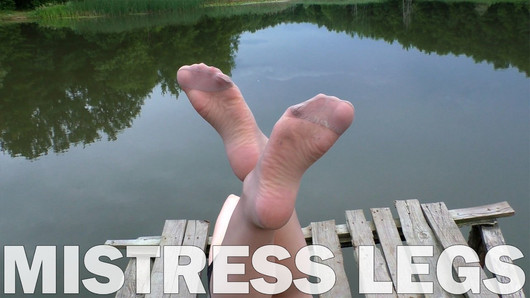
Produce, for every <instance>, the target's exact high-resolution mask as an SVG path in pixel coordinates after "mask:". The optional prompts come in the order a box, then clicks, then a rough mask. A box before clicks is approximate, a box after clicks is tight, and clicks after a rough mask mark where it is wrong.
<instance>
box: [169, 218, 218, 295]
mask: <svg viewBox="0 0 530 298" xmlns="http://www.w3.org/2000/svg"><path fill="white" fill-rule="evenodd" d="M208 225H209V223H208V222H207V221H204V220H188V223H187V226H186V234H185V235H184V240H183V241H182V245H185V246H196V247H198V248H200V249H201V250H203V251H204V249H205V248H206V244H207V241H208ZM205 265H206V260H205ZM171 297H172V298H176V297H179V298H192V297H197V294H191V293H190V290H189V289H188V287H187V286H186V283H185V282H184V279H183V278H180V280H179V292H178V294H171Z"/></svg>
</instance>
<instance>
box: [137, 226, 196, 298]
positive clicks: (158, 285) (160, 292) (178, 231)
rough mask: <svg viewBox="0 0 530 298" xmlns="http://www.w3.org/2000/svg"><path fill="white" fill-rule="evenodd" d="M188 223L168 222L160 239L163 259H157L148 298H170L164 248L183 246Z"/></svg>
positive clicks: (152, 272)
mask: <svg viewBox="0 0 530 298" xmlns="http://www.w3.org/2000/svg"><path fill="white" fill-rule="evenodd" d="M186 223H187V220H166V223H165V224H164V229H163V230H162V237H161V239H160V246H161V251H160V255H161V257H160V258H157V259H156V260H155V263H154V265H153V269H152V271H151V293H150V294H146V295H145V297H146V298H160V297H169V294H164V246H166V245H182V241H183V240H184V233H185V231H186Z"/></svg>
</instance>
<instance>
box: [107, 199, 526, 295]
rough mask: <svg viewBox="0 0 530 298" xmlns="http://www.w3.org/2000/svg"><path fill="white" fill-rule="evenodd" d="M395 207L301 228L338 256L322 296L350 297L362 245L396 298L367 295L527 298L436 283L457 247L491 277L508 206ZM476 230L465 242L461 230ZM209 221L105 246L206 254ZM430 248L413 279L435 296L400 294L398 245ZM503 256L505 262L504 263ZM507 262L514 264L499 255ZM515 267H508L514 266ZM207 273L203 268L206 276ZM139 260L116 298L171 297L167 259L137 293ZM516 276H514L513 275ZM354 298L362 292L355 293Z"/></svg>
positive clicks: (183, 291) (173, 225) (173, 224)
mask: <svg viewBox="0 0 530 298" xmlns="http://www.w3.org/2000/svg"><path fill="white" fill-rule="evenodd" d="M395 208H396V210H397V214H398V215H399V218H398V219H395V218H394V217H393V216H392V213H391V210H390V208H371V209H370V214H371V218H372V220H371V221H369V220H367V219H366V217H365V214H364V211H363V210H348V211H346V223H345V224H339V225H336V223H335V221H334V220H328V221H322V222H313V223H311V224H310V225H309V226H307V227H305V228H302V232H303V233H304V236H305V238H306V241H307V243H308V244H320V245H324V246H326V247H327V248H329V249H330V250H331V251H332V252H333V254H334V257H333V258H332V259H328V260H326V261H322V263H324V264H326V265H327V266H329V267H331V268H332V269H333V271H334V272H335V274H336V283H335V286H334V287H333V288H332V289H331V290H330V291H328V292H326V293H323V294H321V295H320V296H319V297H333V298H342V297H344V298H348V297H352V292H351V290H350V286H349V281H348V277H347V276H346V272H345V270H344V266H356V267H357V266H358V265H354V264H344V261H343V256H342V249H341V248H343V247H353V248H354V257H355V260H356V261H357V262H358V261H359V247H361V246H371V247H375V249H374V250H373V257H374V264H375V265H374V276H375V278H374V280H375V281H378V282H383V281H388V282H392V286H393V288H392V290H393V293H392V294H385V295H381V294H366V295H365V296H366V297H463V296H466V297H525V295H524V293H523V290H522V289H521V290H519V291H518V292H516V293H512V294H508V295H497V294H494V293H491V292H490V291H489V290H488V289H487V288H486V287H484V284H483V283H481V285H482V287H481V293H480V294H473V293H471V291H469V292H467V293H465V294H464V295H454V294H450V293H448V292H446V291H444V289H443V288H442V287H441V286H440V285H439V284H438V282H437V279H436V278H434V275H433V272H436V267H435V266H436V261H437V260H438V256H440V253H441V252H442V251H443V250H444V249H446V248H449V247H451V246H454V245H465V246H469V247H471V248H472V249H473V250H474V251H476V252H477V254H478V255H479V258H480V259H481V262H480V263H478V262H477V263H465V266H468V267H469V266H475V267H478V268H479V269H478V270H479V271H480V276H481V280H483V279H486V278H491V276H487V275H486V273H485V272H486V271H484V269H483V264H484V256H485V253H486V252H487V251H489V249H491V248H492V247H495V246H497V245H501V244H505V242H504V237H503V236H502V232H501V229H500V228H499V226H498V223H497V218H500V217H506V216H511V215H513V214H514V213H515V212H514V210H513V209H512V208H511V207H510V205H509V204H508V203H507V202H500V203H496V204H490V205H485V206H480V207H472V208H463V209H453V210H448V209H447V207H446V206H445V204H444V203H443V202H439V203H427V204H420V202H419V201H418V200H406V201H396V202H395ZM466 225H470V226H472V228H471V232H470V234H469V238H468V240H467V241H466V239H465V237H464V236H463V235H462V232H461V230H460V227H462V226H466ZM208 226H209V223H208V222H207V221H202V220H167V221H166V223H165V225H164V229H163V231H162V235H161V236H149V237H139V238H137V239H132V240H109V241H107V242H106V243H105V244H107V245H112V246H115V247H118V248H125V247H126V246H134V245H148V246H149V245H154V246H165V245H193V246H196V247H199V248H200V249H202V250H203V251H205V252H206V253H207V252H208V249H209V245H210V241H211V237H208ZM418 245H422V246H432V247H433V256H432V257H414V258H413V263H418V264H428V266H429V273H430V274H420V275H413V278H416V280H414V282H423V281H432V282H433V283H432V284H433V294H427V295H419V294H413V295H411V294H397V293H396V284H397V261H396V255H397V248H398V247H399V246H418ZM503 258H504V259H503ZM501 260H502V261H503V262H511V260H510V259H508V258H507V257H501ZM461 265H464V260H463V259H462V258H455V261H454V262H453V270H456V268H457V267H459V266H461ZM513 267H514V266H511V267H510V268H513ZM205 271H206V270H203V272H204V274H205ZM135 272H136V264H135V259H133V258H132V259H131V260H130V261H129V265H128V266H127V269H126V271H125V284H124V286H123V287H122V288H121V289H120V290H119V291H118V292H117V294H116V297H144V296H145V297H163V296H164V297H166V296H167V297H170V295H168V294H165V295H163V285H162V281H163V278H162V276H163V260H162V258H156V259H155V261H154V263H152V269H151V293H150V294H146V295H140V294H136V278H135ZM510 276H515V275H510ZM496 278H497V280H499V281H500V282H503V283H507V282H508V280H507V278H506V277H504V276H500V275H499V276H496ZM183 284H184V283H180V286H181V288H180V290H179V294H172V295H171V297H197V295H195V294H190V293H189V292H188V289H187V287H186V286H184V285H183ZM353 295H354V297H355V296H359V294H356V293H353Z"/></svg>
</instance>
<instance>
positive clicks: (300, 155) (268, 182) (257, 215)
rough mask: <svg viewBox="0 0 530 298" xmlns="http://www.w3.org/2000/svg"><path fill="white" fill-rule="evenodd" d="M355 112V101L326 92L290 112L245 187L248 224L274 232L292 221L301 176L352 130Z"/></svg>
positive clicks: (247, 179)
mask: <svg viewBox="0 0 530 298" xmlns="http://www.w3.org/2000/svg"><path fill="white" fill-rule="evenodd" d="M353 114H354V110H353V106H352V104H351V103H349V102H347V101H343V100H340V99H338V98H336V97H332V96H327V95H323V94H320V95H317V96H315V97H313V98H312V99H310V100H307V101H305V102H303V103H300V104H298V105H295V106H292V107H290V108H288V109H287V111H285V113H284V114H283V116H282V117H281V118H280V120H278V122H277V123H276V125H275V126H274V128H273V130H272V133H271V136H270V139H269V141H268V142H267V145H266V146H265V149H264V150H263V153H262V155H261V157H260V159H259V160H258V163H257V165H256V167H255V168H254V170H252V171H251V172H250V174H249V175H248V176H247V178H246V179H245V181H244V183H243V193H242V198H244V199H245V200H247V201H248V202H249V205H248V208H249V209H248V210H246V211H247V214H248V220H249V222H253V223H254V224H255V225H256V226H258V227H260V228H263V229H272V230H276V229H279V228H281V227H282V226H284V225H285V224H286V223H287V221H288V220H289V218H290V216H291V213H292V212H293V210H294V204H295V201H296V195H297V192H298V188H299V185H300V180H301V178H302V175H303V174H304V172H305V171H306V170H307V169H308V168H309V167H310V166H311V165H312V164H313V163H314V162H315V161H317V160H318V159H319V158H320V157H321V156H322V155H324V153H326V151H328V149H330V148H331V146H332V145H333V144H334V143H335V141H336V140H337V139H338V138H339V136H340V135H341V134H342V133H343V132H344V131H345V130H346V129H347V128H348V127H349V126H350V124H351V123H352V121H353Z"/></svg>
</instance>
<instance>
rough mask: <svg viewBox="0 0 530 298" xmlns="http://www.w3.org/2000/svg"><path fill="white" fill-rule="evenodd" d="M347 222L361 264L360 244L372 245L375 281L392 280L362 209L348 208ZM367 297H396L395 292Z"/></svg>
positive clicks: (357, 259)
mask: <svg viewBox="0 0 530 298" xmlns="http://www.w3.org/2000/svg"><path fill="white" fill-rule="evenodd" d="M346 223H347V225H348V230H349V231H350V234H351V242H352V246H353V248H354V249H353V255H354V257H355V260H356V261H357V264H359V257H360V256H359V246H370V247H373V248H374V281H379V282H381V281H391V278H390V274H389V272H388V268H387V266H386V262H385V259H384V257H383V254H382V253H381V250H380V249H379V248H378V247H376V246H375V242H374V238H373V237H374V235H373V233H372V230H371V229H370V226H369V225H368V221H367V220H366V218H365V217H364V213H363V211H362V210H347V211H346ZM366 297H370V298H372V297H374V298H375V297H396V294H395V291H394V293H393V294H387V295H380V294H367V295H366Z"/></svg>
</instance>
